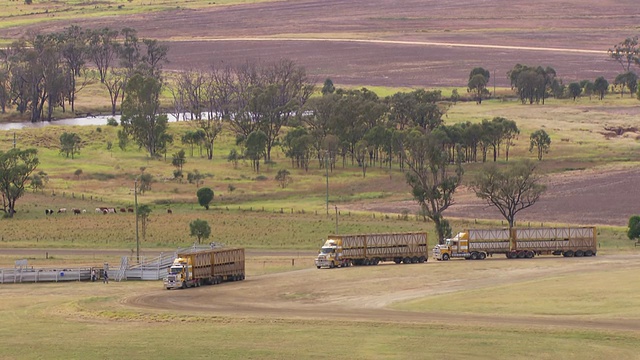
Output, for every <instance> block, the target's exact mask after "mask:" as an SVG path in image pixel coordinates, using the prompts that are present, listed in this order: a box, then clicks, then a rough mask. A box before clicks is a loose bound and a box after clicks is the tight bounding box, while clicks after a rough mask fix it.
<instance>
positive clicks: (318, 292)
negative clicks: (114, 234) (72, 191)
mask: <svg viewBox="0 0 640 360" xmlns="http://www.w3.org/2000/svg"><path fill="white" fill-rule="evenodd" d="M514 265H515V266H514ZM630 267H631V268H636V269H637V268H638V267H640V257H639V256H636V255H610V256H598V257H593V258H581V259H578V258H575V259H564V258H548V257H547V258H539V259H533V260H523V261H521V262H518V260H515V261H510V260H507V259H503V258H500V259H498V258H496V259H488V260H485V261H482V262H468V261H462V260H460V261H450V262H447V263H437V262H434V261H430V262H428V263H427V264H424V265H408V266H405V265H399V266H398V265H392V264H388V265H387V264H384V265H378V266H377V267H355V268H347V269H334V270H316V269H308V270H301V271H296V272H288V273H280V274H273V275H263V276H256V277H249V278H247V280H245V281H243V282H241V283H225V284H222V285H219V286H206V287H201V288H194V289H188V290H176V291H166V290H160V289H159V290H158V291H154V292H151V293H148V294H145V295H142V296H136V297H131V298H128V299H126V300H125V303H126V304H128V305H130V306H134V307H140V308H148V309H171V310H176V309H181V310H179V311H184V312H185V313H188V314H199V315H207V314H211V315H213V314H215V315H216V316H219V315H222V316H229V317H241V318H244V317H255V318H278V319H297V320H311V321H313V320H320V319H324V318H326V309H331V316H332V317H334V318H336V319H340V320H341V321H368V322H390V323H416V324H424V323H448V324H467V325H472V326H474V325H480V324H484V325H488V324H493V325H502V326H519V327H521V326H525V327H544V328H582V329H596V330H632V331H638V330H640V321H637V319H613V318H586V317H569V316H553V317H552V316H534V315H530V314H527V315H524V316H512V315H502V314H501V315H500V316H496V315H480V314H469V313H464V314H463V313H459V314H446V313H440V312H437V310H436V311H431V312H426V313H417V312H411V311H398V310H391V309H388V308H386V307H387V306H389V305H391V304H393V303H395V302H399V301H405V300H411V299H418V298H425V297H429V296H434V295H439V294H444V293H453V292H458V291H465V290H471V289H484V288H487V289H490V288H492V287H495V286H499V285H507V284H517V283H521V282H527V281H534V280H540V279H545V278H549V277H557V276H570V275H572V274H584V273H588V272H596V271H600V272H602V271H607V270H617V269H623V268H630ZM463 273H464V274H466V278H465V277H461V276H459V275H461V274H463Z"/></svg>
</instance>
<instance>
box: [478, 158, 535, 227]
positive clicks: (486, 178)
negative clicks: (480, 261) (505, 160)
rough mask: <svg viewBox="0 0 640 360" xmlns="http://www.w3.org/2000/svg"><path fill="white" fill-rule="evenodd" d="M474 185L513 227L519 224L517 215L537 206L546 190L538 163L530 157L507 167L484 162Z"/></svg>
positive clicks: (482, 196)
mask: <svg viewBox="0 0 640 360" xmlns="http://www.w3.org/2000/svg"><path fill="white" fill-rule="evenodd" d="M471 188H472V189H473V191H474V192H475V193H476V196H477V197H479V198H480V199H483V200H485V201H486V202H487V204H488V205H490V206H493V207H495V208H496V209H498V211H499V212H500V214H502V216H503V217H504V218H505V219H506V220H507V222H508V223H509V227H510V228H512V227H513V226H514V225H515V217H516V214H517V213H518V212H520V211H522V210H524V209H526V208H529V207H531V206H533V205H534V204H535V203H536V202H537V201H538V200H539V199H540V196H541V195H542V193H544V191H545V190H546V187H545V186H544V185H543V184H541V177H540V175H539V174H538V173H537V167H536V164H535V163H534V162H532V161H530V160H524V161H517V162H514V163H511V164H510V165H507V167H506V168H505V169H500V168H499V167H498V166H497V165H496V164H488V165H484V166H483V168H482V169H480V171H479V172H478V173H477V174H476V176H475V178H474V179H473V181H472V182H471Z"/></svg>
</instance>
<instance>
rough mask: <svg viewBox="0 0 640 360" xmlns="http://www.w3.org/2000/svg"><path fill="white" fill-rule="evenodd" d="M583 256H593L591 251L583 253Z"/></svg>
mask: <svg viewBox="0 0 640 360" xmlns="http://www.w3.org/2000/svg"><path fill="white" fill-rule="evenodd" d="M584 256H593V251H591V250H587V251H585V252H584Z"/></svg>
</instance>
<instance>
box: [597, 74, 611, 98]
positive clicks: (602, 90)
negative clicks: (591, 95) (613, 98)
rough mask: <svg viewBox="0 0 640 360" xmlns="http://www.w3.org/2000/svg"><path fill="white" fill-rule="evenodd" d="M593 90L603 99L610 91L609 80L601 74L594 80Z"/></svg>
mask: <svg viewBox="0 0 640 360" xmlns="http://www.w3.org/2000/svg"><path fill="white" fill-rule="evenodd" d="M593 90H594V91H595V92H596V94H598V98H599V99H600V100H602V99H604V95H605V94H606V93H607V92H608V91H609V82H608V81H607V79H605V78H604V77H603V76H600V77H598V78H597V79H596V80H595V81H594V82H593Z"/></svg>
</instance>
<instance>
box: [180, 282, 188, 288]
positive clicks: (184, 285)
mask: <svg viewBox="0 0 640 360" xmlns="http://www.w3.org/2000/svg"><path fill="white" fill-rule="evenodd" d="M181 288H183V289H186V288H187V282H186V281H183V282H182V286H181Z"/></svg>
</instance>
